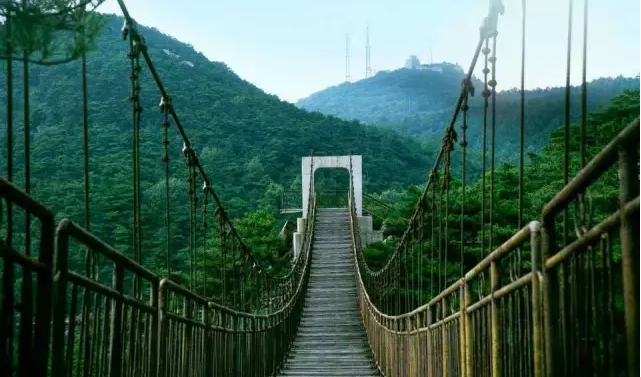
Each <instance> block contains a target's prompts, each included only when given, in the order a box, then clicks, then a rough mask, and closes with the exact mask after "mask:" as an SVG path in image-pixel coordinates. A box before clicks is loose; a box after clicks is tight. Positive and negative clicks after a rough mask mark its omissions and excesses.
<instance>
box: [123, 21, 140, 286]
mask: <svg viewBox="0 0 641 377" xmlns="http://www.w3.org/2000/svg"><path fill="white" fill-rule="evenodd" d="M127 27H128V30H129V35H130V37H129V54H128V57H129V59H130V65H131V76H130V77H129V78H130V80H131V96H130V97H129V100H130V101H131V106H132V109H131V112H132V130H133V136H132V159H133V161H132V170H133V204H134V206H133V207H134V208H133V212H134V213H133V225H134V226H133V251H134V259H135V260H136V261H137V262H139V263H140V262H142V258H141V255H140V253H141V247H140V245H141V237H142V235H141V232H140V157H139V154H140V115H141V112H142V106H141V105H140V73H141V71H142V67H141V66H140V53H141V49H142V48H144V47H143V46H144V42H143V41H142V39H141V37H140V36H139V35H138V34H137V32H136V27H137V26H136V24H135V23H134V22H130V23H128V25H127ZM136 285H137V283H136Z"/></svg>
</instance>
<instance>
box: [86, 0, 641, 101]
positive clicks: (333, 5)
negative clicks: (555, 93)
mask: <svg viewBox="0 0 641 377" xmlns="http://www.w3.org/2000/svg"><path fill="white" fill-rule="evenodd" d="M568 1H570V0H527V4H526V15H527V17H526V61H525V66H526V75H525V86H526V87H527V88H536V87H547V86H562V85H565V77H566V59H567V46H568V43H567V39H568ZM584 1H588V0H574V2H573V3H574V7H573V12H572V14H573V27H572V54H571V75H570V76H571V82H572V83H573V84H577V83H580V82H581V77H582V57H583V11H584ZM125 2H126V5H127V7H128V9H129V12H130V14H131V15H132V17H134V18H135V19H136V20H137V21H138V22H139V23H140V24H143V25H145V26H153V27H155V28H157V29H159V30H160V31H162V32H164V33H166V34H170V35H172V36H174V37H175V38H177V39H178V40H180V41H182V42H186V43H190V44H192V45H193V46H194V48H195V49H196V50H197V51H199V52H201V53H203V54H204V55H205V56H206V57H207V58H208V59H210V60H214V61H222V62H224V63H226V64H227V65H228V66H229V67H230V68H231V69H232V70H233V71H234V72H236V74H238V75H239V76H240V77H242V78H243V79H245V80H247V81H249V82H251V83H252V84H254V85H256V86H258V87H259V88H261V89H263V90H264V91H266V92H268V93H270V94H275V95H277V96H278V97H280V98H281V99H283V100H286V101H290V102H295V101H296V100H298V99H300V98H304V97H306V96H308V95H310V94H312V93H314V92H317V91H319V90H322V89H324V88H326V87H329V86H332V85H337V84H340V83H342V82H344V81H345V55H346V54H345V52H346V51H345V50H346V43H345V39H346V38H345V37H346V34H349V39H350V66H351V70H350V75H351V78H352V79H351V81H356V80H360V79H363V78H364V77H365V29H366V27H367V26H369V29H370V45H371V66H372V69H373V70H374V73H376V72H378V71H382V70H393V69H397V68H401V67H402V66H403V64H404V63H405V60H406V59H407V58H408V57H409V56H410V55H416V56H418V58H419V59H420V60H421V62H423V63H429V62H430V61H433V62H434V63H437V62H442V61H448V62H452V63H458V64H460V65H461V66H463V67H464V69H465V70H466V71H467V68H468V66H469V64H470V62H471V59H472V55H473V52H474V47H475V45H476V43H477V42H478V36H479V32H478V30H479V26H480V25H481V23H482V20H483V17H485V15H486V14H487V11H488V8H489V1H488V0H422V1H418V0H180V1H169V0H125ZM503 2H504V5H505V14H504V15H503V16H501V17H500V19H499V25H498V30H499V36H498V39H497V43H498V46H497V52H496V54H497V63H496V64H497V68H496V75H497V82H498V85H497V89H499V90H503V89H509V88H512V87H519V86H520V81H521V36H522V33H521V30H522V16H523V13H522V9H523V8H522V0H504V1H503ZM639 4H640V2H639V0H589V5H588V36H587V41H588V48H587V70H586V74H587V78H588V80H590V79H593V78H598V77H603V76H618V75H620V74H622V75H624V76H636V75H637V74H638V73H639V64H640V63H639V56H640V40H639V39H640V38H639V35H640V33H639V30H640V26H639V14H640V10H639ZM99 11H101V12H104V13H115V14H122V13H121V12H120V9H119V7H118V4H117V2H116V0H107V2H106V3H105V4H103V5H102V6H101V7H100V8H99ZM481 69H482V67H479V66H477V69H476V74H477V75H478V74H479V73H480V70H481Z"/></svg>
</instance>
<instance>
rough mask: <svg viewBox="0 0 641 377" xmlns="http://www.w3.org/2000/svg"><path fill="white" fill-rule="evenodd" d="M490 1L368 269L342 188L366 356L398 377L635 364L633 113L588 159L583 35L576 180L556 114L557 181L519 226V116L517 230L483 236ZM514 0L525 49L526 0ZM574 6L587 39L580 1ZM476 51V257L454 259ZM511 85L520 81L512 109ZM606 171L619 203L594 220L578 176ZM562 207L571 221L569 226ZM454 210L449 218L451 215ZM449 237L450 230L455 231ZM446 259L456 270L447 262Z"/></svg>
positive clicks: (491, 120) (487, 204)
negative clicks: (383, 251)
mask: <svg viewBox="0 0 641 377" xmlns="http://www.w3.org/2000/svg"><path fill="white" fill-rule="evenodd" d="M570 2H571V1H570ZM490 4H491V5H490V12H489V14H488V16H487V17H486V18H485V20H484V23H483V26H482V27H481V32H480V38H479V42H478V44H477V47H476V49H475V52H474V56H473V59H472V64H471V66H470V69H469V70H468V73H467V75H466V76H465V78H464V80H463V83H462V88H461V93H460V95H459V98H458V100H457V103H456V106H455V110H454V114H453V117H452V121H451V122H450V124H449V125H448V126H447V127H446V128H445V135H444V137H443V139H442V143H441V148H440V149H439V151H438V154H437V156H436V160H435V163H434V165H433V167H432V169H431V170H430V175H429V179H428V182H427V184H426V186H425V189H424V191H423V193H422V195H421V196H420V197H419V199H418V201H417V204H416V209H415V211H414V214H413V216H412V217H411V219H410V220H409V226H408V227H407V229H406V230H405V232H404V234H403V236H402V238H401V239H400V241H399V243H398V244H397V246H396V249H395V250H394V252H393V253H392V254H391V255H390V256H389V258H388V260H387V261H386V263H385V264H384V266H383V267H382V268H380V269H378V270H372V269H371V268H370V267H369V266H368V264H367V260H366V257H365V255H364V250H363V247H362V245H361V238H360V231H359V224H358V219H357V217H356V212H355V206H354V197H353V190H352V191H350V208H351V211H350V216H351V222H350V224H351V233H352V240H353V249H354V261H355V264H356V267H357V276H358V299H359V306H360V312H361V315H362V317H363V323H364V326H365V329H366V332H367V336H368V340H369V344H370V346H371V349H372V352H373V354H374V358H375V360H376V363H377V365H378V368H379V370H380V371H381V373H382V374H383V375H385V376H403V377H404V376H466V377H472V376H474V377H476V376H493V377H500V376H535V377H541V376H570V375H577V376H578V375H582V376H583V375H585V376H587V375H589V376H608V375H628V376H639V365H638V361H637V360H638V358H637V355H638V352H639V348H638V347H639V346H638V334H639V287H638V279H639V271H638V266H639V262H638V249H639V178H638V170H637V168H638V151H639V118H636V120H634V121H633V122H632V123H631V124H629V125H627V127H625V128H624V129H623V130H622V131H621V132H620V133H619V134H618V135H617V136H616V137H615V138H614V139H613V140H612V141H611V142H610V143H609V144H608V145H607V146H605V147H604V148H603V149H602V150H601V152H600V153H598V154H597V155H595V156H594V157H593V158H592V160H591V161H589V162H588V158H587V156H586V151H585V150H586V148H585V144H586V138H585V134H586V116H585V113H586V105H585V90H586V89H585V88H586V85H585V56H586V51H585V46H584V58H583V59H584V66H583V70H584V75H583V80H584V82H583V89H582V119H581V123H580V127H581V140H580V143H581V150H580V154H581V156H580V166H579V171H578V172H577V174H576V175H575V176H574V178H571V177H570V176H569V166H568V163H567V161H568V160H569V158H568V154H569V141H568V139H569V120H568V122H567V124H566V132H565V135H564V139H565V151H564V154H565V158H564V159H565V162H564V165H565V166H564V176H567V178H566V179H564V186H563V188H562V189H561V190H560V191H559V192H558V193H557V194H556V196H554V198H552V199H551V200H550V201H549V202H548V203H547V205H545V206H544V208H543V209H542V211H541V220H540V222H539V221H531V222H529V224H527V225H525V226H524V225H523V224H524V219H523V205H524V204H523V196H524V185H523V183H524V182H523V176H524V165H523V151H524V148H523V143H524V132H523V131H524V118H523V116H521V124H520V129H519V133H520V140H521V148H520V150H521V159H520V168H519V170H520V171H519V198H518V207H519V211H518V212H519V225H518V228H517V229H518V231H517V232H516V233H514V234H513V235H512V236H511V237H509V238H508V239H507V240H505V241H504V242H502V243H501V244H500V246H495V245H494V243H495V242H496V240H497V239H498V236H497V234H496V219H495V213H494V207H495V205H496V203H497V200H498V198H496V197H495V188H494V179H495V177H494V170H495V169H494V150H495V146H494V135H495V117H496V116H495V110H494V109H495V105H494V99H495V87H496V84H497V83H496V75H495V70H496V55H495V51H496V36H497V34H498V32H497V29H496V27H497V20H498V16H499V15H500V14H502V13H503V6H502V4H501V2H500V1H494V0H493V1H491V2H490ZM522 5H523V44H524V45H523V54H522V56H523V58H524V51H525V26H524V25H525V20H526V17H525V14H526V13H525V12H526V8H525V5H526V4H525V1H523V2H522ZM584 5H585V12H584V16H585V23H584V39H585V38H586V35H587V3H584ZM570 17H571V16H570ZM569 28H570V29H571V20H570V27H569ZM481 53H482V54H483V55H484V61H485V62H484V67H483V75H484V77H485V79H484V90H483V92H482V95H483V101H484V104H485V106H484V107H483V110H482V111H483V123H482V127H483V133H482V137H483V151H482V152H483V157H482V158H483V166H482V190H481V196H482V197H481V216H480V223H481V224H480V226H477V229H478V233H479V236H480V240H474V244H475V245H478V243H479V242H478V241H480V249H481V253H482V255H483V256H484V257H483V258H482V260H481V261H480V262H478V263H476V264H475V265H474V266H473V267H471V268H468V269H467V271H464V270H463V269H464V267H465V265H466V264H465V261H466V260H465V257H466V252H467V248H470V249H471V248H472V246H471V245H472V241H471V240H469V239H466V238H465V237H466V236H465V231H466V230H467V229H468V228H467V227H468V226H469V225H468V223H467V222H466V221H469V220H467V219H466V215H467V214H468V212H467V210H466V195H468V194H469V192H467V191H466V179H467V176H466V147H467V136H466V129H467V128H468V124H467V113H468V110H469V106H468V99H469V96H470V95H473V94H474V88H473V87H472V86H471V81H470V80H469V78H470V77H471V76H472V73H473V72H474V68H475V65H476V63H477V60H478V59H479V55H480V54H481ZM568 67H569V65H568ZM490 74H491V75H490ZM523 74H524V64H522V75H523ZM568 75H569V68H568ZM488 76H489V80H488ZM523 90H524V89H523V86H522V88H521V113H522V114H523V111H524V103H525V102H524V100H523V93H524V92H523ZM490 101H491V102H492V103H490ZM568 108H569V104H568V103H567V102H566V110H567V109H568ZM488 110H490V111H488ZM566 112H567V111H566ZM459 115H460V118H461V119H460V123H461V124H460V133H457V131H456V130H455V124H456V122H457V118H459ZM566 115H567V114H566ZM567 119H569V118H567ZM487 136H489V139H490V140H489V142H488V141H487V140H486V137H487ZM455 141H459V145H460V152H461V153H462V155H463V158H462V159H461V166H460V167H461V187H462V189H461V198H462V200H460V201H459V202H457V206H460V208H457V210H458V209H460V212H458V211H454V208H452V206H451V203H450V201H451V198H450V186H451V178H452V167H451V164H450V160H451V158H450V156H451V153H452V151H454V149H455V148H454V147H455ZM488 149H489V152H490V153H489V156H487V155H486V153H487V151H488ZM488 157H489V162H490V164H489V165H490V166H489V169H488V166H486V159H488ZM615 169H617V170H618V171H617V174H616V176H617V178H616V181H617V182H618V186H619V198H620V199H619V204H618V210H617V211H616V212H614V213H610V214H607V215H606V216H605V217H604V218H603V219H602V220H601V221H600V222H598V223H597V224H593V222H592V216H593V212H594V211H593V209H592V204H591V201H590V193H589V191H590V188H591V187H592V186H593V185H594V183H595V182H598V181H599V179H603V178H606V177H609V176H611V175H613V173H614V172H613V170H615ZM486 187H487V188H486ZM457 212H458V213H457ZM459 214H460V216H459ZM571 215H573V216H574V223H575V226H574V233H575V234H574V235H573V236H572V237H571V235H570V234H569V233H570V229H571V228H570V227H569V220H571ZM457 216H458V217H459V221H460V223H459V224H456V223H455V219H456V217H457ZM455 229H456V231H454V230H455ZM457 232H458V233H457ZM457 236H458V237H460V241H458V242H455V241H454V237H457ZM452 251H458V252H459V253H460V262H458V261H457V260H456V259H455V258H452V255H451V254H452ZM448 252H449V254H450V255H448ZM457 263H460V273H458V274H456V273H455V272H454V271H453V269H452V265H454V266H456V264H457ZM424 274H427V275H428V276H427V278H424ZM448 274H449V276H448ZM453 277H454V278H453ZM424 298H425V299H424Z"/></svg>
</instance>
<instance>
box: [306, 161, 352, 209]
mask: <svg viewBox="0 0 641 377" xmlns="http://www.w3.org/2000/svg"><path fill="white" fill-rule="evenodd" d="M314 192H315V193H316V205H317V207H319V208H347V206H348V200H349V170H347V169H345V168H318V169H316V171H315V172H314Z"/></svg>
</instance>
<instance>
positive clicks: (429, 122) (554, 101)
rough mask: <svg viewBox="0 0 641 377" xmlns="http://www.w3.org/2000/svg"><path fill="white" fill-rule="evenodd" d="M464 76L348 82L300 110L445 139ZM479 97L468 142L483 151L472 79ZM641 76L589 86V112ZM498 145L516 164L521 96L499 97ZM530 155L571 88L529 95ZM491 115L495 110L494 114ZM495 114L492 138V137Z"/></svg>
mask: <svg viewBox="0 0 641 377" xmlns="http://www.w3.org/2000/svg"><path fill="white" fill-rule="evenodd" d="M463 78H464V75H463V74H462V73H460V72H458V71H456V70H449V71H444V72H443V73H438V72H433V71H427V70H416V69H405V68H401V69H397V70H394V71H388V72H383V73H379V74H378V75H376V76H374V77H371V78H368V79H365V80H360V81H358V82H355V83H343V84H341V85H337V86H333V87H329V88H327V89H325V90H322V91H319V92H316V93H313V94H311V95H310V96H308V97H306V98H304V99H301V100H299V101H298V102H297V103H296V105H297V106H299V107H300V108H303V109H306V110H309V111H317V112H320V113H323V114H327V115H335V116H338V117H339V118H341V119H346V120H354V119H356V120H359V121H361V122H364V123H365V124H369V125H377V126H383V127H386V128H390V129H393V130H395V131H400V132H403V133H406V134H411V135H415V136H419V137H426V138H440V137H441V136H442V135H441V133H442V129H443V128H444V127H445V126H446V125H447V124H448V123H449V121H450V118H451V114H452V110H453V106H454V104H455V103H456V100H457V98H458V95H459V93H460V88H461V82H462V80H463ZM472 82H473V86H474V87H475V92H476V95H475V96H473V97H470V99H469V106H470V110H469V112H468V116H469V118H468V124H469V129H468V140H469V142H470V147H471V148H475V149H479V148H481V143H482V142H481V140H482V108H483V102H482V96H481V92H482V90H483V82H482V81H480V80H479V79H478V78H476V77H473V78H472ZM638 88H639V77H634V78H628V77H622V76H619V77H615V78H599V79H595V80H592V81H590V82H589V83H588V86H587V90H588V109H587V110H588V112H590V111H595V110H598V109H600V108H603V107H605V106H608V105H609V103H610V100H611V99H612V98H613V97H614V96H615V95H617V94H618V93H620V92H621V91H623V90H624V89H638ZM580 91H581V87H576V86H575V87H572V88H571V89H570V94H571V112H570V114H571V121H576V120H578V119H579V117H580V95H581V93H580ZM496 97H497V101H496V113H497V119H496V136H497V139H496V142H497V145H499V148H498V149H499V150H498V151H497V152H498V157H499V158H500V159H502V160H506V161H513V160H514V158H515V151H517V150H518V143H519V141H518V124H519V121H520V110H519V109H520V91H519V90H518V89H516V88H511V89H507V90H503V91H499V92H497V94H496ZM525 101H526V109H525V117H526V118H525V121H526V123H525V127H526V129H527V132H526V134H527V135H528V139H527V140H526V150H527V151H528V152H536V151H538V150H539V149H540V148H541V147H542V146H543V145H545V143H546V142H547V141H548V140H549V135H550V134H551V133H552V131H554V130H555V129H556V128H558V127H559V126H561V125H562V124H563V123H564V119H563V114H564V104H565V88H564V87H553V88H539V89H533V90H526V92H525ZM488 112H489V111H488ZM489 122H491V115H490V118H489V121H488V128H487V133H488V134H489V132H490V123H489Z"/></svg>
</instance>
